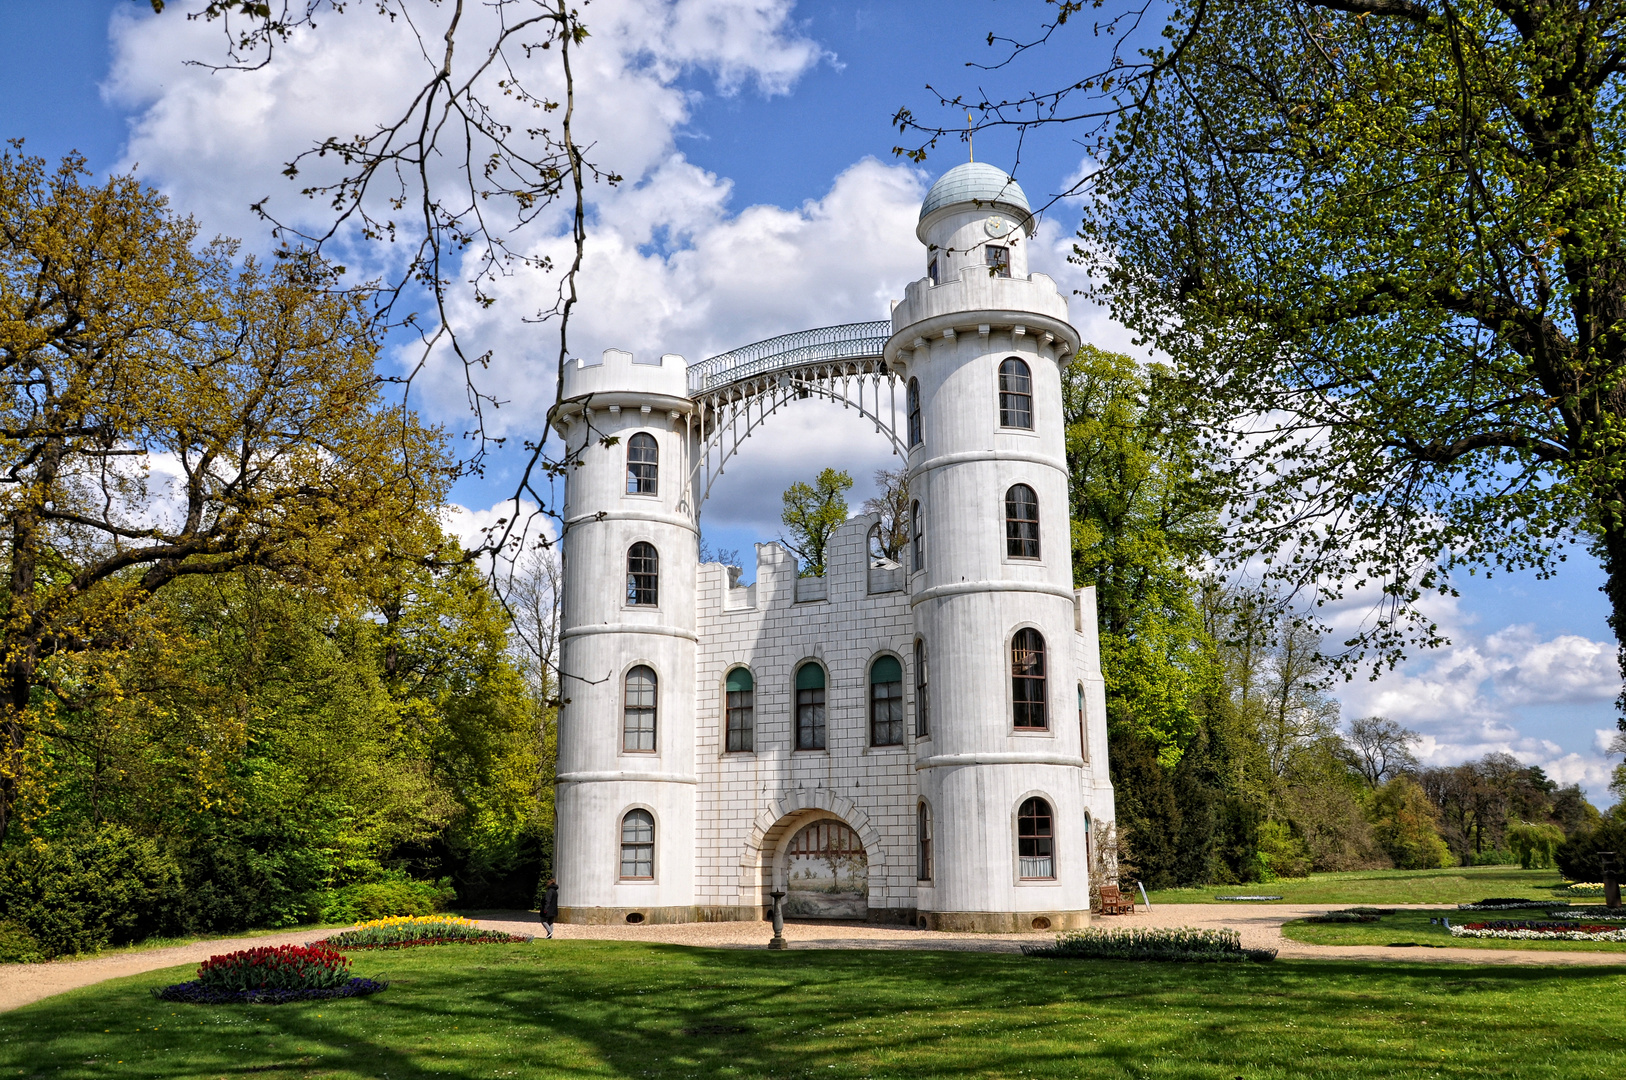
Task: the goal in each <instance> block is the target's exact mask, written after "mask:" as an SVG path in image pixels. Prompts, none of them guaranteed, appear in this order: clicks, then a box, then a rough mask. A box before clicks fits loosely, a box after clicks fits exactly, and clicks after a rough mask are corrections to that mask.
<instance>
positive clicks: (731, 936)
mask: <svg viewBox="0 0 1626 1080" xmlns="http://www.w3.org/2000/svg"><path fill="white" fill-rule="evenodd" d="M1342 906H1346V905H1339V904H1303V905H1292V904H1257V905H1253V904H1159V905H1157V907H1156V908H1155V909H1154V910H1153V911H1151V912H1147V911H1146V909H1145V908H1139V909H1137V913H1136V914H1135V915H1133V916H1121V917H1117V918H1097V920H1096V925H1097V926H1112V927H1128V926H1137V927H1139V926H1144V927H1153V926H1189V927H1196V928H1199V929H1208V928H1213V929H1219V928H1226V929H1232V930H1236V931H1238V932H1239V933H1240V934H1241V935H1242V943H1243V944H1244V945H1246V946H1248V947H1249V948H1259V949H1276V950H1278V952H1279V954H1280V956H1281V957H1282V958H1283V959H1292V960H1422V961H1434V962H1441V961H1453V962H1458V963H1474V964H1533V965H1543V964H1553V965H1573V964H1620V965H1626V953H1594V952H1543V951H1540V950H1535V949H1450V948H1446V949H1426V948H1409V949H1394V948H1386V947H1382V946H1332V945H1306V944H1303V943H1302V942H1297V941H1289V940H1287V939H1286V938H1284V937H1282V932H1281V930H1282V924H1283V923H1284V922H1287V921H1289V920H1291V919H1302V918H1304V917H1305V916H1306V915H1313V914H1315V913H1316V912H1320V911H1333V910H1336V909H1338V908H1339V907H1342ZM1399 906H1403V907H1413V908H1418V909H1432V908H1443V909H1444V910H1448V911H1449V910H1455V909H1454V907H1453V906H1452V905H1430V904H1413V905H1399ZM478 921H479V923H480V924H481V925H482V926H489V927H491V928H492V929H494V930H503V931H506V932H508V933H511V934H530V935H539V934H540V933H541V927H540V926H539V925H538V924H537V920H536V916H535V915H534V914H531V913H529V912H518V911H514V912H487V913H482V915H481V917H480V918H479V919H478ZM334 932H336V931H332V930H329V931H312V930H295V931H290V932H289V933H286V934H271V935H261V936H258V937H251V938H233V939H229V940H219V941H206V942H199V943H197V944H193V945H176V946H173V947H170V948H164V949H147V950H143V951H140V952H126V953H114V954H111V955H108V956H98V957H94V958H92V959H89V960H65V961H58V962H56V963H51V964H0V1012H3V1011H6V1010H10V1009H15V1008H18V1007H19V1006H22V1005H27V1004H29V1003H30V1002H34V1001H39V1000H40V999H41V998H47V997H50V996H51V995H53V994H60V993H62V992H64V991H66V990H73V989H76V988H78V987H81V986H89V985H91V984H93V983H99V982H103V981H105V980H107V979H117V978H121V977H123V976H125V975H139V974H141V973H142V972H147V971H156V970H158V969H159V968H166V967H174V966H176V965H178V964H196V963H200V962H201V961H203V960H207V959H208V958H209V957H211V956H214V955H217V954H219V953H225V952H232V951H234V950H237V949H248V948H254V947H256V946H260V945H287V944H303V943H304V942H306V941H309V940H312V939H313V938H315V937H317V936H320V935H321V934H322V933H334ZM554 935H555V937H558V938H560V939H563V940H565V941H579V940H597V941H648V942H659V943H663V944H670V945H693V946H702V947H710V948H736V949H742V948H761V947H763V946H765V945H766V944H767V943H768V938H770V937H771V936H772V935H773V930H772V928H771V927H769V926H768V924H767V923H744V922H733V923H683V924H677V925H671V926H649V925H644V926H564V925H560V926H557V927H555V928H554ZM785 937H786V939H788V941H789V942H790V947H791V948H793V949H947V950H956V951H964V952H1008V953H1014V952H1017V951H1019V950H1020V949H1021V947H1022V945H1024V944H1029V943H1032V942H1037V941H1045V940H1048V939H1049V938H1050V937H1051V935H1050V934H1048V933H1035V934H946V933H937V932H934V931H929V930H910V929H904V928H901V927H890V926H867V925H863V924H858V923H791V924H789V925H787V926H786V927H785Z"/></svg>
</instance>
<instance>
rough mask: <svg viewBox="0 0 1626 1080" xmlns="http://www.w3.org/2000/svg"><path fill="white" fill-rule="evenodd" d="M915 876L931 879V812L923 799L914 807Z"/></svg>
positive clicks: (920, 878) (925, 879) (918, 878)
mask: <svg viewBox="0 0 1626 1080" xmlns="http://www.w3.org/2000/svg"><path fill="white" fill-rule="evenodd" d="M915 878H916V879H917V880H919V881H930V880H931V879H932V812H931V809H930V808H929V807H928V806H927V805H926V802H925V800H924V799H922V800H921V802H920V805H919V806H917V807H915Z"/></svg>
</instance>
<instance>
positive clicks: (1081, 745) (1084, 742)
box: [1078, 683, 1090, 761]
mask: <svg viewBox="0 0 1626 1080" xmlns="http://www.w3.org/2000/svg"><path fill="white" fill-rule="evenodd" d="M1078 756H1079V757H1081V758H1083V759H1084V760H1085V761H1088V760H1090V733H1089V728H1088V727H1087V726H1086V725H1085V723H1084V684H1083V683H1079V684H1078Z"/></svg>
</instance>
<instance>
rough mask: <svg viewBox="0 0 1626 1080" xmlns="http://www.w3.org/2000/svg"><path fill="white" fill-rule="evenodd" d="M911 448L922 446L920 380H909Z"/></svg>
mask: <svg viewBox="0 0 1626 1080" xmlns="http://www.w3.org/2000/svg"><path fill="white" fill-rule="evenodd" d="M908 405H909V446H910V448H914V447H916V446H919V445H920V380H919V379H910V380H909V392H908Z"/></svg>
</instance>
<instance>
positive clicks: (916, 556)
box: [909, 499, 926, 572]
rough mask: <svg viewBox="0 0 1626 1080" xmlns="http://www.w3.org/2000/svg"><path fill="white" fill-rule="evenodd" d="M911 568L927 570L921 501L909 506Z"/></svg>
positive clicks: (917, 500) (917, 570)
mask: <svg viewBox="0 0 1626 1080" xmlns="http://www.w3.org/2000/svg"><path fill="white" fill-rule="evenodd" d="M909 564H910V565H909V568H910V569H911V570H914V571H916V572H919V571H921V570H924V569H926V533H925V532H924V531H923V526H922V525H921V522H920V500H919V499H916V500H915V501H914V502H912V503H910V504H909Z"/></svg>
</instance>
